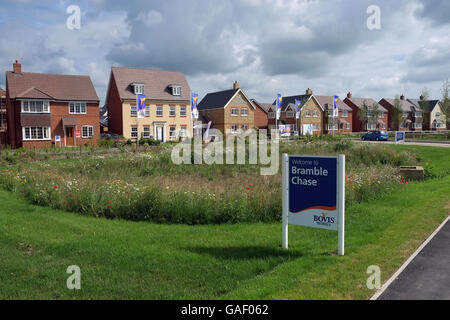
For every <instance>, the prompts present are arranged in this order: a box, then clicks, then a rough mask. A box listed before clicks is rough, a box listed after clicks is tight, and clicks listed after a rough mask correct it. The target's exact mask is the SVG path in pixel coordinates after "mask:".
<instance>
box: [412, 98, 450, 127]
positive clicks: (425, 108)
mask: <svg viewBox="0 0 450 320" xmlns="http://www.w3.org/2000/svg"><path fill="white" fill-rule="evenodd" d="M408 101H409V102H411V103H412V104H414V106H415V108H416V109H417V110H422V112H423V114H422V117H423V123H422V129H423V130H445V129H446V125H445V113H444V112H443V111H442V107H441V102H440V101H439V100H425V99H424V97H423V96H420V99H408Z"/></svg>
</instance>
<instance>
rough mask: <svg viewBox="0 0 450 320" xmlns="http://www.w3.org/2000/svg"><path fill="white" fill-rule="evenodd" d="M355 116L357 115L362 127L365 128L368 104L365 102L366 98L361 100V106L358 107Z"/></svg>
mask: <svg viewBox="0 0 450 320" xmlns="http://www.w3.org/2000/svg"><path fill="white" fill-rule="evenodd" d="M357 116H358V119H359V120H360V121H361V122H362V124H363V128H365V129H367V120H368V116H369V106H368V105H367V104H366V100H364V101H363V103H362V106H361V108H359V109H358V113H357Z"/></svg>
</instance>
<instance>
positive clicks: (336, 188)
mask: <svg viewBox="0 0 450 320" xmlns="http://www.w3.org/2000/svg"><path fill="white" fill-rule="evenodd" d="M282 162H283V165H282V168H283V169H282V170H283V171H282V179H283V187H282V188H283V190H282V191H283V235H282V237H283V239H282V240H283V241H282V242H283V244H282V247H283V248H284V249H287V248H288V225H289V224H293V225H299V226H307V227H313V228H321V229H328V230H336V231H338V254H339V255H341V256H343V255H344V232H345V155H339V156H332V157H325V156H323V157H321V156H290V155H287V154H283V160H282Z"/></svg>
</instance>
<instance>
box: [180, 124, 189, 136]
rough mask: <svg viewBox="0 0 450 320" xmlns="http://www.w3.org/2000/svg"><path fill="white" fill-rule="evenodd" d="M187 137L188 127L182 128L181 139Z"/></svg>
mask: <svg viewBox="0 0 450 320" xmlns="http://www.w3.org/2000/svg"><path fill="white" fill-rule="evenodd" d="M186 136H187V126H181V127H180V137H181V138H185V137H186Z"/></svg>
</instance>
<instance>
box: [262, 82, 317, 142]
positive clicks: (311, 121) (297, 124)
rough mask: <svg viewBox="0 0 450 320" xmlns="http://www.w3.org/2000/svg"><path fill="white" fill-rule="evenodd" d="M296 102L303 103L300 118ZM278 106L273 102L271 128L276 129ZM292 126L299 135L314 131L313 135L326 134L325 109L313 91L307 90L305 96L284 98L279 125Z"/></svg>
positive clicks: (269, 112) (269, 115) (269, 116)
mask: <svg viewBox="0 0 450 320" xmlns="http://www.w3.org/2000/svg"><path fill="white" fill-rule="evenodd" d="M295 100H301V101H302V106H303V107H302V111H301V112H300V118H299V119H297V118H296V112H295ZM275 116H276V104H275V102H273V104H272V106H271V108H270V109H269V110H268V119H269V120H268V121H269V128H270V129H275V127H276V125H275V119H276V118H275ZM280 124H281V125H292V126H293V127H294V130H295V131H299V134H305V133H306V132H307V131H308V130H309V129H308V128H311V129H312V134H324V132H325V129H324V124H325V120H324V109H323V106H322V105H321V104H320V102H319V101H318V100H317V98H316V97H315V96H314V95H313V92H312V90H311V89H309V88H308V89H307V90H306V92H305V94H304V95H296V96H288V97H283V100H282V106H281V113H280V118H279V119H278V125H280Z"/></svg>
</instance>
